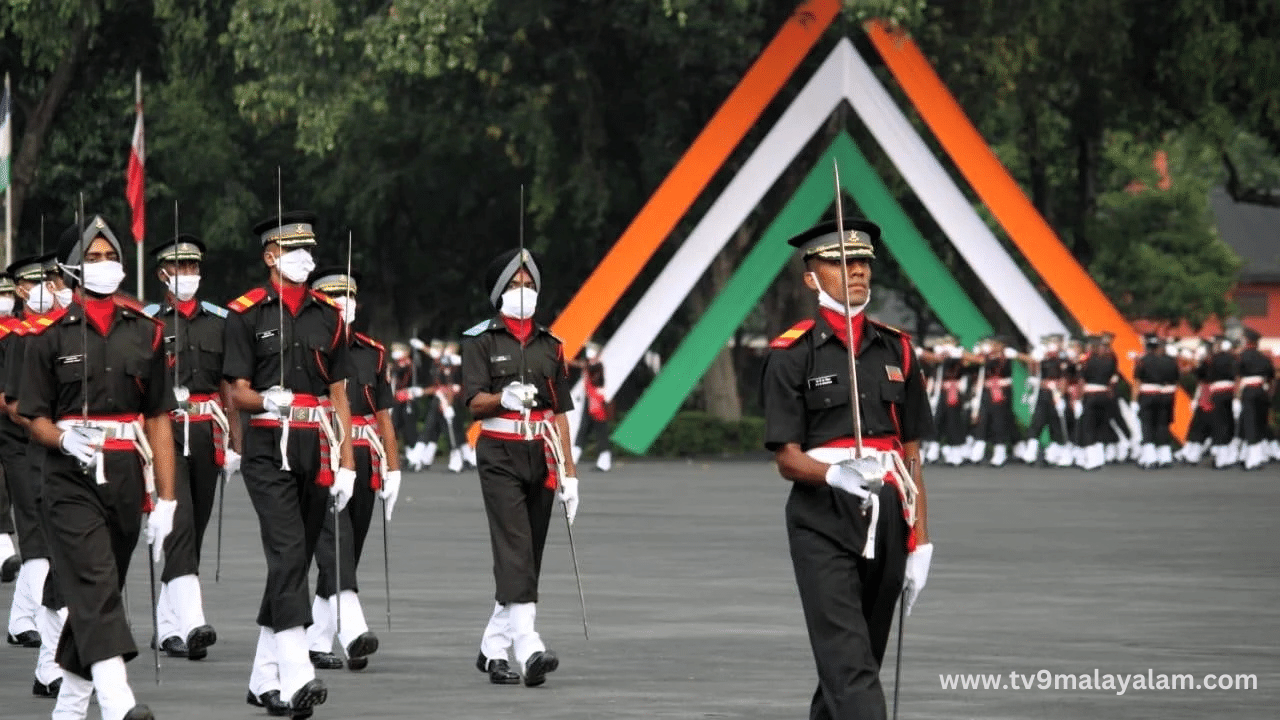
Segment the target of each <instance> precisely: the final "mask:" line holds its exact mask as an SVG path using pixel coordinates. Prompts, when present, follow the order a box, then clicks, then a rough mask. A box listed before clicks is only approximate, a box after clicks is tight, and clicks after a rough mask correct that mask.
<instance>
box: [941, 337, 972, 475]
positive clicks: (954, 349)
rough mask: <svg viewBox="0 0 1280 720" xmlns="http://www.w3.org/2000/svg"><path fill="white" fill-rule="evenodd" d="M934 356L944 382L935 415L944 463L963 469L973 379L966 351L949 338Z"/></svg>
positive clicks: (944, 340) (946, 338) (953, 339)
mask: <svg viewBox="0 0 1280 720" xmlns="http://www.w3.org/2000/svg"><path fill="white" fill-rule="evenodd" d="M934 353H935V354H936V355H938V357H939V359H940V363H941V364H940V368H939V370H940V375H939V377H940V378H941V381H940V384H939V388H938V390H937V391H936V392H937V401H936V404H937V408H936V410H935V411H934V414H933V417H934V425H935V427H936V428H937V435H938V443H939V445H940V447H941V453H942V459H943V461H944V462H945V463H946V464H948V465H952V466H959V465H963V464H964V461H965V438H966V437H967V436H968V434H969V411H968V410H967V409H966V408H965V403H964V395H965V392H966V391H967V390H968V386H969V378H968V373H967V368H966V365H965V353H964V348H963V347H961V346H960V345H959V343H957V342H956V340H955V338H953V337H951V336H947V337H945V338H943V341H942V344H941V345H940V346H939V347H938V348H936V349H935V350H934Z"/></svg>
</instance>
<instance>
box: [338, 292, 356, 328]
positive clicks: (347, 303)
mask: <svg viewBox="0 0 1280 720" xmlns="http://www.w3.org/2000/svg"><path fill="white" fill-rule="evenodd" d="M333 301H334V302H335V303H337V304H338V307H340V308H342V322H344V323H346V324H348V325H350V324H351V323H353V322H355V321H356V299H355V298H353V297H348V296H346V295H339V296H338V297H336V298H334V299H333Z"/></svg>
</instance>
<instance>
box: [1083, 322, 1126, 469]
mask: <svg viewBox="0 0 1280 720" xmlns="http://www.w3.org/2000/svg"><path fill="white" fill-rule="evenodd" d="M1090 342H1091V345H1090V348H1089V352H1088V353H1087V354H1086V355H1085V357H1084V360H1083V362H1081V364H1080V377H1081V379H1082V380H1083V381H1084V398H1083V400H1082V401H1081V404H1082V409H1081V412H1080V427H1079V428H1078V432H1079V440H1078V442H1077V444H1078V445H1079V446H1080V449H1081V451H1082V452H1083V454H1084V461H1083V463H1082V464H1081V467H1083V468H1084V469H1085V470H1097V469H1099V468H1101V467H1102V466H1103V465H1105V464H1106V449H1105V448H1104V447H1103V445H1104V444H1105V443H1106V442H1107V441H1108V440H1109V439H1110V438H1112V437H1114V431H1112V430H1111V429H1110V426H1111V416H1112V407H1113V405H1114V402H1113V399H1112V397H1111V395H1112V388H1111V383H1112V381H1113V380H1114V379H1115V376H1116V371H1117V365H1116V355H1115V353H1114V352H1112V351H1111V347H1110V346H1108V345H1107V344H1106V343H1105V342H1104V341H1103V339H1102V338H1101V337H1097V336H1095V337H1092V338H1091V339H1090Z"/></svg>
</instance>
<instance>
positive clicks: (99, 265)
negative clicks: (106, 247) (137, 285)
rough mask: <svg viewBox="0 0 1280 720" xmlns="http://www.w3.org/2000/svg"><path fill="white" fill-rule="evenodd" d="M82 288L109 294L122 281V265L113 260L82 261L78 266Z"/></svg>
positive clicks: (99, 293)
mask: <svg viewBox="0 0 1280 720" xmlns="http://www.w3.org/2000/svg"><path fill="white" fill-rule="evenodd" d="M80 273H81V275H82V276H83V281H84V289H85V290H88V291H89V292H91V293H97V294H98V295H110V294H111V293H113V292H115V291H116V290H118V289H120V283H122V282H124V266H123V265H121V264H120V263H118V262H116V261H115V260H102V261H100V262H94V263H84V264H82V265H81V266H80Z"/></svg>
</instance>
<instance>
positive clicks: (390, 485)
mask: <svg viewBox="0 0 1280 720" xmlns="http://www.w3.org/2000/svg"><path fill="white" fill-rule="evenodd" d="M378 497H380V498H382V502H383V508H384V511H383V518H385V519H386V521H387V522H391V511H392V510H394V509H395V507H396V498H398V497H400V471H399V470H388V471H386V472H384V473H382V489H381V490H379V491H378Z"/></svg>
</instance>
